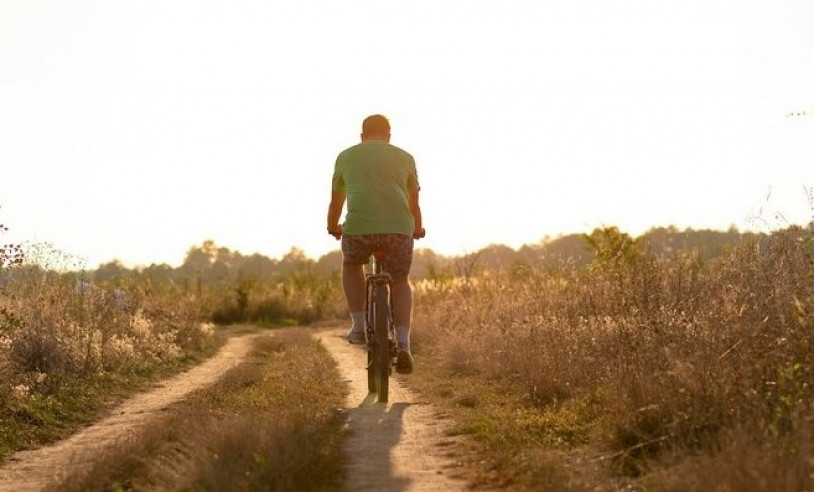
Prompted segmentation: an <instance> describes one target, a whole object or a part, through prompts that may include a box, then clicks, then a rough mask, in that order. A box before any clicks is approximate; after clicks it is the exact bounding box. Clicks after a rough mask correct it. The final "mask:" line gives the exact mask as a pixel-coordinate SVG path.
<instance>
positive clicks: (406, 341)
mask: <svg viewBox="0 0 814 492" xmlns="http://www.w3.org/2000/svg"><path fill="white" fill-rule="evenodd" d="M391 295H392V296H393V311H395V313H394V315H395V319H394V320H393V321H394V322H395V325H396V338H397V339H398V359H397V360H396V372H398V373H399V374H410V373H411V372H413V354H412V353H411V352H410V318H411V317H412V314H413V289H412V287H410V282H408V281H407V279H406V278H405V279H403V280H399V281H394V282H393V285H392V291H391Z"/></svg>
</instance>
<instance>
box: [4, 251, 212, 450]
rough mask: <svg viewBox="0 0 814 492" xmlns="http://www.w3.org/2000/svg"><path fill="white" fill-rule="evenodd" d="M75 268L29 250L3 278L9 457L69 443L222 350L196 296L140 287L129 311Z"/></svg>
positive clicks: (129, 291)
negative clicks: (107, 413) (163, 380)
mask: <svg viewBox="0 0 814 492" xmlns="http://www.w3.org/2000/svg"><path fill="white" fill-rule="evenodd" d="M71 266H72V264H71V263H70V258H69V257H67V256H63V255H62V254H61V253H59V252H55V251H53V250H50V249H47V248H46V249H44V250H38V249H36V248H30V249H28V250H27V255H26V264H23V265H14V266H11V267H9V268H6V269H3V270H2V271H0V281H2V282H1V283H0V428H2V429H3V432H2V433H0V456H5V455H7V454H8V453H11V452H13V451H16V450H19V449H25V448H30V447H36V446H38V445H40V444H44V443H47V442H50V441H52V440H54V439H58V438H61V437H64V436H66V435H67V434H69V433H70V432H71V431H72V430H74V429H76V428H77V427H78V426H79V425H82V424H84V423H87V422H89V421H91V420H92V419H94V418H96V417H97V416H98V415H99V413H100V411H101V410H102V409H103V408H104V407H105V406H106V405H110V404H111V403H114V402H115V401H117V400H118V397H117V396H116V395H118V394H119V393H122V392H123V391H130V392H132V391H135V390H137V389H138V388H140V387H141V385H142V384H144V383H145V382H146V381H147V380H149V379H150V378H154V377H160V376H162V375H166V374H167V373H168V372H172V371H176V370H179V369H180V368H182V367H184V366H185V365H186V364H189V363H191V362H194V361H195V360H197V359H198V358H199V357H201V356H205V355H206V354H209V353H212V351H213V350H214V349H215V347H216V345H217V344H218V343H220V342H219V337H218V336H217V334H216V333H215V330H214V326H213V325H212V324H211V323H207V322H205V318H204V317H203V311H202V308H201V306H200V305H199V303H198V302H197V301H196V300H195V299H194V298H192V297H191V296H189V295H186V294H183V293H181V292H177V291H174V290H172V289H168V288H166V287H164V288H157V287H156V286H154V285H151V284H150V283H149V282H141V283H138V284H132V285H127V286H119V287H120V288H123V290H124V292H125V293H126V303H122V302H121V299H117V298H116V296H115V295H114V290H113V287H112V286H106V285H93V286H92V287H91V286H90V283H89V282H87V280H86V279H85V278H84V275H83V274H82V273H81V272H76V271H72V270H70V269H69V268H70V267H71ZM80 286H81V288H80Z"/></svg>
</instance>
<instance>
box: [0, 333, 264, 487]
mask: <svg viewBox="0 0 814 492" xmlns="http://www.w3.org/2000/svg"><path fill="white" fill-rule="evenodd" d="M254 336H258V335H245V336H241V337H235V338H231V339H230V340H229V341H228V342H227V343H226V345H225V346H224V347H223V348H221V350H220V351H219V352H218V353H217V354H216V355H215V356H213V357H211V358H210V359H208V360H207V361H206V362H204V363H202V364H200V365H198V366H196V367H194V368H192V369H190V370H188V371H187V372H184V373H181V374H179V375H177V376H175V377H173V378H171V379H168V380H166V381H162V382H161V383H159V384H158V386H157V387H156V389H154V390H152V391H150V392H148V393H142V394H139V395H137V396H135V397H133V398H132V399H130V400H128V401H126V402H124V403H123V404H122V405H121V406H119V407H117V408H116V409H115V410H113V411H112V412H111V415H110V416H109V417H107V418H105V419H104V420H102V421H100V422H98V423H96V424H94V425H93V426H91V427H86V428H85V429H83V430H82V431H80V432H79V433H77V434H75V435H74V436H72V437H70V438H68V439H65V440H63V441H60V442H58V443H56V444H54V445H51V446H47V447H44V448H40V449H37V450H33V451H21V452H19V453H16V454H14V455H12V456H10V457H9V458H8V461H7V462H6V464H5V465H4V466H3V467H0V491H15V492H23V491H37V490H42V489H44V488H45V487H46V486H48V485H49V484H54V483H60V480H61V479H62V478H63V477H64V475H65V473H66V472H67V471H68V470H70V471H74V472H75V471H77V470H81V469H82V467H85V466H87V465H89V464H90V463H92V461H93V459H94V457H95V456H99V453H104V452H105V450H107V449H111V448H112V447H113V446H116V445H117V444H118V443H120V442H121V441H122V440H126V439H127V438H128V437H129V436H131V435H133V434H134V433H136V432H138V430H139V428H140V427H141V426H143V425H144V424H146V423H147V422H148V420H149V419H150V418H151V417H152V416H153V415H154V414H155V413H157V412H161V411H163V410H165V409H166V408H167V406H169V405H171V404H173V403H176V402H178V401H179V400H181V399H183V398H184V397H185V396H186V395H188V394H189V393H190V392H192V391H194V390H197V389H200V388H203V387H206V386H208V385H210V384H213V383H214V382H215V381H217V379H218V378H219V377H220V376H222V375H223V374H224V372H226V371H227V370H229V369H230V368H232V367H233V366H235V365H237V364H238V363H239V362H240V361H241V360H242V359H243V358H244V357H245V356H246V355H247V354H248V351H249V349H250V347H251V338H252V337H254Z"/></svg>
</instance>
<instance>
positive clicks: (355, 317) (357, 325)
mask: <svg viewBox="0 0 814 492" xmlns="http://www.w3.org/2000/svg"><path fill="white" fill-rule="evenodd" d="M350 319H351V322H352V323H353V324H352V325H351V330H353V331H365V312H364V311H359V312H355V313H350Z"/></svg>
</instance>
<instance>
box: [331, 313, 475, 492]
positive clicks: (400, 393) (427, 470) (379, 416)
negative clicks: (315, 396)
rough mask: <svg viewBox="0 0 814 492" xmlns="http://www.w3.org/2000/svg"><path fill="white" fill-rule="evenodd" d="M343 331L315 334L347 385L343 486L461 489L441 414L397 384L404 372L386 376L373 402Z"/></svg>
mask: <svg viewBox="0 0 814 492" xmlns="http://www.w3.org/2000/svg"><path fill="white" fill-rule="evenodd" d="M345 330H346V328H343V329H338V330H337V329H331V330H325V331H321V332H319V333H317V334H316V336H317V337H318V338H319V340H320V341H321V342H322V343H323V345H324V346H325V347H326V348H327V349H328V351H329V352H330V353H331V355H333V357H334V359H335V360H336V361H337V363H338V364H339V369H340V372H341V373H342V375H343V377H345V378H346V379H347V380H348V382H349V384H350V394H349V395H348V399H347V405H348V407H349V408H350V411H349V418H348V436H347V438H346V440H345V444H344V451H345V453H346V456H347V463H348V469H347V470H346V477H347V481H346V485H347V490H353V491H371V490H388V491H412V490H416V491H445V492H448V491H454V490H464V489H465V488H466V484H465V483H464V482H463V481H462V480H459V479H457V478H456V477H455V475H456V471H457V465H456V462H455V460H454V458H453V456H452V454H451V453H452V448H453V446H452V444H453V442H452V439H453V438H451V437H448V436H446V435H445V432H444V431H445V429H446V419H445V418H444V416H443V414H442V413H440V411H438V410H436V409H435V408H434V407H433V405H431V404H428V403H426V402H422V401H421V400H420V398H418V397H417V396H416V395H415V394H414V393H412V392H410V391H408V390H407V389H405V388H404V387H403V386H402V384H400V382H399V378H400V377H405V376H398V375H397V376H396V377H394V378H392V379H391V380H390V398H389V400H390V401H389V402H388V403H387V404H383V403H378V402H376V400H375V396H374V395H372V394H369V393H368V390H367V372H366V370H365V362H366V352H365V350H364V348H362V347H360V346H354V345H350V344H349V343H348V342H347V341H346V340H345V336H344V335H345ZM406 377H409V376H406Z"/></svg>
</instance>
